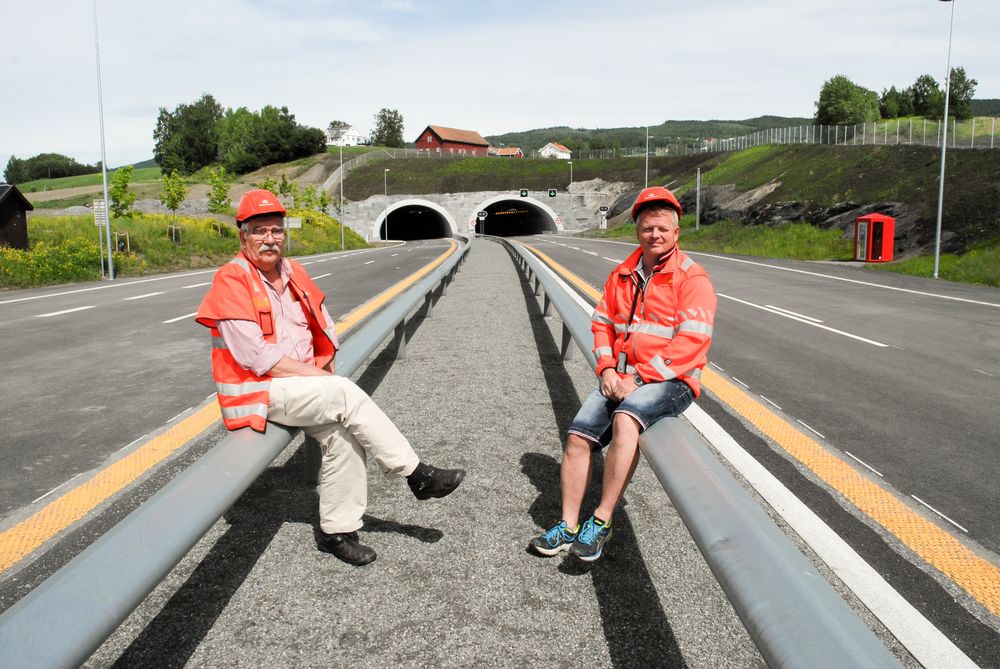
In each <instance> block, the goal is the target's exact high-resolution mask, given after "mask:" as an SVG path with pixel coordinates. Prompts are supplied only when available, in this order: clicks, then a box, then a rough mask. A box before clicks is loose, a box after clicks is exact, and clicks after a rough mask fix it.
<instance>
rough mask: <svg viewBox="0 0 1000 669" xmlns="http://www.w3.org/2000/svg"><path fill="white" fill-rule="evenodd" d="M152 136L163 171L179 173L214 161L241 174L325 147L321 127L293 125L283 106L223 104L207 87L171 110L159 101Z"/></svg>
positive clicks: (156, 156) (316, 151)
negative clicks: (256, 107)
mask: <svg viewBox="0 0 1000 669" xmlns="http://www.w3.org/2000/svg"><path fill="white" fill-rule="evenodd" d="M153 139H154V140H155V142H156V144H155V146H154V149H153V157H154V158H155V159H156V162H157V163H159V165H160V167H161V168H162V169H163V171H164V173H169V172H171V171H173V170H177V171H178V172H180V173H181V174H192V173H194V172H197V171H198V170H199V169H201V168H202V167H205V166H206V165H211V164H212V163H216V162H217V163H221V164H222V166H223V167H225V168H226V169H227V170H229V171H231V172H235V173H236V174H245V173H246V172H252V171H253V170H255V169H258V168H260V167H263V166H264V165H269V164H271V163H277V162H285V161H289V160H295V159H296V158H304V157H305V156H310V155H313V154H314V153H319V152H321V151H323V150H324V148H325V147H326V136H325V135H324V133H323V131H322V130H320V129H318V128H309V127H306V126H303V125H299V124H298V123H296V121H295V115H294V114H292V113H290V112H289V111H288V108H287V107H273V106H271V105H268V106H266V107H264V108H263V109H261V110H260V111H250V110H249V109H247V108H246V107H239V108H237V109H225V110H223V108H222V106H221V105H220V104H219V103H218V102H217V101H216V100H215V98H214V97H212V96H211V95H209V94H207V93H206V94H205V95H203V96H202V97H201V98H200V99H199V100H197V101H196V102H193V103H191V104H183V103H182V104H179V105H177V107H176V108H175V109H174V111H172V112H171V111H168V110H167V109H165V108H163V107H161V108H160V115H159V117H158V118H157V120H156V129H155V130H154V131H153Z"/></svg>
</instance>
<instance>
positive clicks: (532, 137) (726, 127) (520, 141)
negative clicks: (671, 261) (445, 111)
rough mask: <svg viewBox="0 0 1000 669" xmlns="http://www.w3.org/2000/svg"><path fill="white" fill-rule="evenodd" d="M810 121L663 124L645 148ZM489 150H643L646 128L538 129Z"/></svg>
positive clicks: (497, 141)
mask: <svg viewBox="0 0 1000 669" xmlns="http://www.w3.org/2000/svg"><path fill="white" fill-rule="evenodd" d="M811 123H812V119H807V118H790V117H785V116H758V117H756V118H749V119H745V120H743V121H665V122H664V123H661V124H659V125H651V126H649V145H650V149H651V150H652V149H653V148H655V147H660V146H668V145H675V144H685V143H691V142H696V141H697V140H699V139H705V138H709V137H739V136H741V135H747V134H749V133H752V132H755V131H757V130H766V129H768V128H788V127H791V126H797V125H809V124H811ZM486 139H488V140H489V141H490V143H491V144H492V145H493V146H519V147H521V149H522V150H524V151H525V153H527V152H528V151H529V150H530V151H536V150H538V149H540V148H542V147H543V146H545V145H546V144H548V143H549V142H559V143H560V144H563V145H564V146H566V147H568V148H570V149H573V150H574V151H586V150H588V149H589V150H600V149H613V148H623V147H633V148H634V147H639V146H641V147H645V146H646V128H645V126H642V127H636V128H597V129H587V128H569V127H566V126H560V127H555V128H539V129H537V130H527V131H523V132H508V133H504V134H502V135H490V136H488V137H486Z"/></svg>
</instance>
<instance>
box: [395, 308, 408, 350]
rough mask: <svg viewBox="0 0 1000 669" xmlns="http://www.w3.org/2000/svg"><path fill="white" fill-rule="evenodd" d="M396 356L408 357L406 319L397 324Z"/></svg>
mask: <svg viewBox="0 0 1000 669" xmlns="http://www.w3.org/2000/svg"><path fill="white" fill-rule="evenodd" d="M396 357H397V358H400V359H402V358H405V357H406V319H405V318H404V319H403V320H401V321H399V323H397V324H396Z"/></svg>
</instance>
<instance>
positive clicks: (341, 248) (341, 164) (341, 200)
mask: <svg viewBox="0 0 1000 669" xmlns="http://www.w3.org/2000/svg"><path fill="white" fill-rule="evenodd" d="M340 250H341V251H346V250H347V249H346V248H344V136H343V135H341V136H340Z"/></svg>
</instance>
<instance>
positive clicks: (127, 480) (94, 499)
mask: <svg viewBox="0 0 1000 669" xmlns="http://www.w3.org/2000/svg"><path fill="white" fill-rule="evenodd" d="M449 241H450V242H451V246H450V247H449V249H448V250H447V251H445V252H444V253H443V254H441V255H440V256H439V257H437V258H436V259H435V260H433V261H432V262H431V263H430V264H429V265H425V266H424V267H423V268H422V269H420V270H419V271H417V272H416V273H414V274H411V275H410V276H409V277H407V278H406V279H404V280H402V281H400V282H399V283H397V284H395V285H394V286H392V287H391V288H389V289H388V290H386V291H384V292H382V293H380V294H379V295H377V296H376V297H374V298H373V299H371V300H369V301H368V302H366V303H365V304H363V305H361V306H360V307H358V308H357V309H355V310H354V311H352V312H351V313H349V314H347V316H345V317H344V320H343V321H342V322H340V323H337V324H336V328H337V334H341V333H344V332H346V331H348V330H350V329H351V328H352V327H354V326H355V325H357V324H358V323H359V322H361V321H362V320H364V319H365V318H366V317H367V316H368V315H369V314H371V313H372V312H374V311H375V310H377V309H378V308H379V307H381V306H382V305H383V304H385V303H386V302H388V301H389V300H391V299H392V298H393V297H395V296H396V295H398V294H399V293H401V292H402V291H403V290H405V289H406V288H408V287H409V286H411V285H413V284H414V283H416V282H417V281H419V280H420V279H421V278H422V277H424V276H426V275H427V274H428V273H429V272H430V271H432V270H433V269H434V268H435V267H437V266H438V265H440V264H441V263H442V262H444V260H445V258H447V257H448V256H449V255H450V254H451V253H452V252H454V251H455V249H456V248H457V247H458V244H457V243H455V242H454V241H452V240H449ZM220 418H221V414H220V413H219V405H218V403H216V402H214V401H213V402H210V403H208V404H206V405H205V406H203V407H202V408H201V409H199V410H198V411H196V412H195V413H194V414H192V415H191V416H188V417H187V418H185V419H184V420H182V421H180V422H179V423H177V424H176V425H174V426H173V427H171V428H170V429H169V430H167V431H166V432H164V433H163V434H160V435H158V436H156V437H154V438H153V439H150V440H149V442H147V443H146V444H144V445H143V446H142V447H140V448H138V449H136V450H135V451H133V452H132V453H130V454H129V455H127V456H125V457H124V458H122V459H121V460H118V461H117V462H115V463H113V464H111V465H109V466H108V467H105V468H104V469H102V470H100V471H99V472H97V474H96V475H95V476H94V477H93V478H91V479H89V480H87V481H86V482H85V483H81V484H80V485H78V486H77V487H75V488H73V489H72V490H69V491H68V492H66V493H65V494H64V495H62V496H60V497H58V498H56V499H55V500H53V501H52V502H50V503H49V504H47V505H46V506H45V507H44V508H42V509H40V510H39V511H37V512H35V513H34V514H32V515H31V516H29V517H28V518H25V519H24V520H22V521H21V522H19V523H17V524H16V525H14V526H13V527H11V528H10V529H8V530H6V531H4V532H3V533H0V573H3V572H4V571H6V570H7V569H9V568H10V567H12V566H13V565H14V564H16V563H17V562H19V561H20V560H22V559H24V558H25V557H26V556H28V555H29V554H30V553H31V552H32V551H34V550H35V549H36V548H38V547H39V546H41V545H42V544H43V543H45V542H46V541H48V540H49V539H51V538H52V537H53V536H55V535H56V534H58V533H59V532H61V531H63V530H64V529H66V528H67V527H69V526H70V525H72V524H73V523H75V522H76V521H78V520H80V519H81V518H83V517H84V516H86V515H87V514H88V513H90V512H91V511H92V510H93V509H94V508H95V507H97V506H98V505H100V504H101V503H103V502H104V501H105V500H107V499H108V498H109V497H111V496H112V495H114V494H115V493H117V492H119V491H120V490H122V489H123V488H125V487H126V486H128V485H130V484H131V483H132V482H133V481H135V480H136V479H137V478H138V477H139V476H141V475H142V474H143V473H145V472H146V471H148V470H149V469H150V468H152V467H154V466H155V465H157V464H158V463H160V462H161V461H163V459H164V458H167V457H168V456H170V455H171V454H172V453H174V452H175V451H177V450H178V449H179V448H181V447H182V446H184V445H185V444H187V443H188V442H190V441H191V440H193V439H195V438H196V437H198V435H200V434H201V433H202V432H204V431H205V430H207V429H208V428H210V427H212V426H213V425H215V424H216V423H217V422H218V421H219V420H220Z"/></svg>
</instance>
